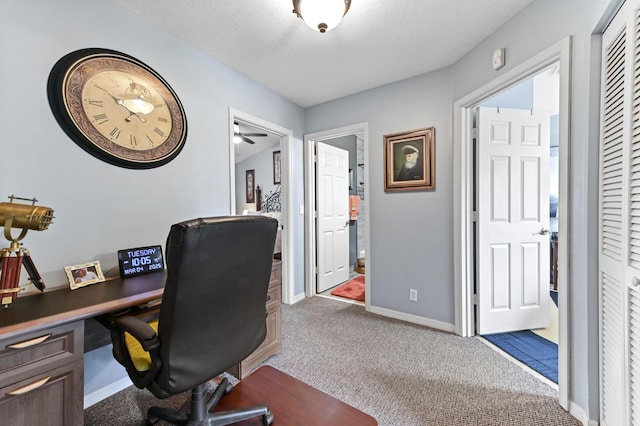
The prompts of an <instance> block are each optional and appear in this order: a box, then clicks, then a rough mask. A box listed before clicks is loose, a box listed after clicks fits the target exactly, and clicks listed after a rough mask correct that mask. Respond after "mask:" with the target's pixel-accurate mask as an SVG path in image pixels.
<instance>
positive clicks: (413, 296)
mask: <svg viewBox="0 0 640 426" xmlns="http://www.w3.org/2000/svg"><path fill="white" fill-rule="evenodd" d="M409 300H411V301H412V302H417V301H418V290H416V289H415V288H410V289H409Z"/></svg>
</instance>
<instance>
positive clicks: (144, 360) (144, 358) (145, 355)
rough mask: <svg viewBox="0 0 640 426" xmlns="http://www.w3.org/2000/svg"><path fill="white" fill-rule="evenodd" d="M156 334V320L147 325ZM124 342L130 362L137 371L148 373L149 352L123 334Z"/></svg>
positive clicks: (149, 365) (149, 363)
mask: <svg viewBox="0 0 640 426" xmlns="http://www.w3.org/2000/svg"><path fill="white" fill-rule="evenodd" d="M148 324H149V325H150V326H151V328H153V329H154V330H155V331H156V333H157V332H158V320H153V321H151V322H149V323H148ZM124 342H125V344H126V345H127V350H128V351H129V355H130V356H131V361H133V365H134V366H135V367H136V370H138V371H148V370H149V368H150V367H151V355H149V352H147V351H145V350H144V349H143V348H142V345H141V344H140V342H138V341H137V340H136V338H135V337H133V336H132V335H131V334H129V333H127V332H125V333H124Z"/></svg>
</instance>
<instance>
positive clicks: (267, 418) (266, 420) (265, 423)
mask: <svg viewBox="0 0 640 426" xmlns="http://www.w3.org/2000/svg"><path fill="white" fill-rule="evenodd" d="M271 423H273V413H272V412H271V411H267V414H265V415H263V416H262V426H269V425H270V424H271Z"/></svg>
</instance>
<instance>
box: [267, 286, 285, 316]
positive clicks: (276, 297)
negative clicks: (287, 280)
mask: <svg viewBox="0 0 640 426" xmlns="http://www.w3.org/2000/svg"><path fill="white" fill-rule="evenodd" d="M281 304H282V286H280V285H278V286H275V287H269V291H267V310H268V311H271V310H272V309H273V308H276V307H278V306H280V305H281Z"/></svg>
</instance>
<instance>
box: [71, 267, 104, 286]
mask: <svg viewBox="0 0 640 426" xmlns="http://www.w3.org/2000/svg"><path fill="white" fill-rule="evenodd" d="M64 271H65V272H66V273H67V279H68V280H69V287H71V290H75V289H77V288H80V287H85V286H88V285H91V284H95V283H100V282H103V281H104V274H103V273H102V268H100V262H99V261H97V260H94V261H93V262H89V263H83V264H80V265H74V266H65V268H64Z"/></svg>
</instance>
